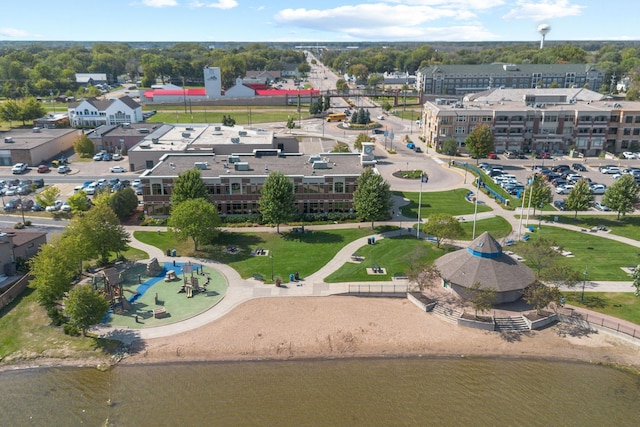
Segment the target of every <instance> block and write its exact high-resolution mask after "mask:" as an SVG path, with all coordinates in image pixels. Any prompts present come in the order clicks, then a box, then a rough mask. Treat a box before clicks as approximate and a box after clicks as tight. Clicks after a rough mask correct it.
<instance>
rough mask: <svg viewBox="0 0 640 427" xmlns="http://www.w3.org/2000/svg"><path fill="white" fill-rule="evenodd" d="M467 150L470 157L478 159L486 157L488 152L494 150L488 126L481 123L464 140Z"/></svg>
mask: <svg viewBox="0 0 640 427" xmlns="http://www.w3.org/2000/svg"><path fill="white" fill-rule="evenodd" d="M465 144H466V146H467V150H468V151H469V154H471V157H473V158H475V159H476V163H478V159H480V158H482V157H487V156H488V155H489V153H491V152H492V151H494V139H493V135H492V134H491V129H489V126H487V125H482V126H479V127H477V128H475V129H474V130H473V131H471V133H470V134H469V136H468V137H467V139H466V140H465Z"/></svg>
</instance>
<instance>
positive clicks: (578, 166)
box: [571, 163, 587, 172]
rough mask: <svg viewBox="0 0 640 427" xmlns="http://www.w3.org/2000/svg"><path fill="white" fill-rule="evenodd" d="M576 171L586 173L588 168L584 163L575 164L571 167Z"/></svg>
mask: <svg viewBox="0 0 640 427" xmlns="http://www.w3.org/2000/svg"><path fill="white" fill-rule="evenodd" d="M571 167H572V168H573V170H574V171H578V172H586V171H587V168H586V167H585V166H584V165H583V164H582V163H574V164H572V165H571Z"/></svg>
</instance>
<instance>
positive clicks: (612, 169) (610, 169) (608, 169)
mask: <svg viewBox="0 0 640 427" xmlns="http://www.w3.org/2000/svg"><path fill="white" fill-rule="evenodd" d="M598 170H599V171H600V172H601V173H606V174H614V173H620V172H622V171H621V170H620V168H619V167H618V166H616V165H605V166H600V167H599V168H598Z"/></svg>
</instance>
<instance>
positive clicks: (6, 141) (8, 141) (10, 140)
mask: <svg viewBox="0 0 640 427" xmlns="http://www.w3.org/2000/svg"><path fill="white" fill-rule="evenodd" d="M4 142H5V143H6V144H11V143H13V138H12V137H10V136H7V137H5V138H4Z"/></svg>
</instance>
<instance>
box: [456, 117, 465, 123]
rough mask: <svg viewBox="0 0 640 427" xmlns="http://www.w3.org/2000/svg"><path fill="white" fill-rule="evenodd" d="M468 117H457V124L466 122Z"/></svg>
mask: <svg viewBox="0 0 640 427" xmlns="http://www.w3.org/2000/svg"><path fill="white" fill-rule="evenodd" d="M466 121H467V116H456V122H466Z"/></svg>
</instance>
